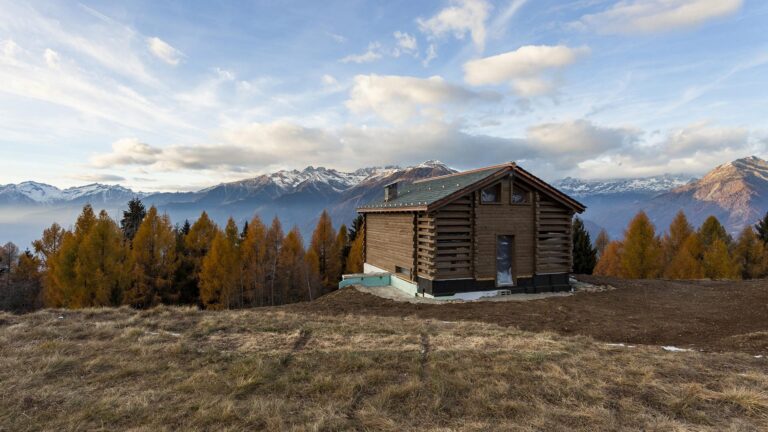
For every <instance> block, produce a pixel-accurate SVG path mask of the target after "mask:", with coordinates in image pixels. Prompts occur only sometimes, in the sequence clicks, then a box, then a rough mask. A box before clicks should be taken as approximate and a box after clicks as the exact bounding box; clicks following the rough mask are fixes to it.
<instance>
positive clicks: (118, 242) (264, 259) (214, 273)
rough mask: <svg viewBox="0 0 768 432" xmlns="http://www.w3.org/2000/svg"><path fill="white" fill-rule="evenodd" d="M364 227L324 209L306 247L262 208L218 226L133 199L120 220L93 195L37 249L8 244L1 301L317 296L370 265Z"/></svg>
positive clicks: (229, 303) (261, 301)
mask: <svg viewBox="0 0 768 432" xmlns="http://www.w3.org/2000/svg"><path fill="white" fill-rule="evenodd" d="M363 235H364V231H363V229H362V218H357V219H355V220H354V222H353V224H352V226H351V229H349V230H348V229H347V227H346V226H345V225H341V226H340V227H339V229H338V230H336V229H334V227H333V223H332V221H331V217H330V216H329V215H328V213H327V212H326V211H323V212H322V214H321V215H320V218H319V220H318V222H317V225H316V227H315V230H314V232H313V233H312V238H311V240H310V243H309V245H308V246H307V247H305V244H304V239H303V238H302V235H301V232H300V231H299V229H298V228H297V227H295V226H294V227H293V228H291V229H290V230H289V231H288V232H287V233H285V232H284V230H283V227H282V224H281V222H280V220H279V218H277V217H275V218H274V219H273V220H272V222H271V223H270V224H269V226H267V225H265V224H264V222H263V221H262V220H261V219H260V218H259V217H258V216H255V217H254V218H253V219H251V220H250V221H247V222H245V224H244V225H243V226H242V227H239V226H238V225H237V223H236V222H235V221H234V219H232V218H229V220H228V221H227V223H226V225H225V226H224V227H220V226H218V225H217V224H216V223H215V222H213V221H212V220H211V219H210V217H209V216H208V215H207V213H206V212H203V213H202V214H201V215H200V217H199V218H198V219H197V220H196V221H194V222H193V223H190V221H188V220H186V221H184V223H183V224H181V225H178V224H177V225H175V226H174V225H172V223H171V220H170V218H169V216H168V215H166V214H160V213H159V212H158V210H157V208H155V207H154V206H152V207H150V208H149V209H148V210H147V209H146V208H145V206H144V205H143V203H142V202H141V201H140V200H139V199H133V200H131V201H130V202H129V203H128V209H127V210H126V211H124V212H123V218H122V219H121V220H120V222H119V223H118V222H117V221H115V220H113V219H112V218H111V217H110V216H109V215H108V214H107V212H106V211H104V210H102V211H101V212H99V213H98V214H96V213H95V211H94V209H93V208H92V207H91V205H86V206H84V207H83V210H82V212H81V213H80V215H79V216H78V218H77V221H76V222H75V224H74V227H73V228H72V229H69V230H67V229H64V228H62V227H61V226H60V225H59V224H57V223H54V224H52V225H51V226H50V227H49V228H46V229H45V230H44V231H43V234H42V237H41V238H40V239H38V240H35V241H34V242H33V243H32V247H33V251H30V250H27V251H25V252H23V253H20V252H19V250H18V248H17V247H16V246H15V245H13V244H12V243H8V244H6V245H5V246H3V247H2V249H1V250H0V256H2V260H0V268H2V269H3V270H4V271H3V272H2V274H0V276H1V277H2V278H1V279H0V282H3V283H4V284H5V287H4V288H5V289H3V287H2V285H0V292H4V293H5V295H0V307H2V308H4V309H10V310H19V311H25V310H32V309H35V308H38V307H42V306H45V307H64V308H83V307H97V306H119V305H130V306H133V307H136V308H148V307H152V306H155V305H158V304H166V305H178V304H190V305H198V306H200V307H203V308H206V309H231V308H244V307H254V306H270V305H281V304H286V303H293V302H299V301H304V300H312V299H314V298H316V297H318V296H320V295H322V294H325V293H327V292H329V291H332V290H334V289H336V287H337V286H338V281H339V280H340V279H341V275H342V273H344V272H349V273H359V272H361V271H362V266H363V260H362V250H363V241H364V239H363ZM3 263H5V265H3Z"/></svg>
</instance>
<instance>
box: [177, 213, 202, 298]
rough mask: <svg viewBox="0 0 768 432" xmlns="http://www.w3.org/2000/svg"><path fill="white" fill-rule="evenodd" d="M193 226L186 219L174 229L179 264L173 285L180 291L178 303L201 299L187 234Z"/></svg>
mask: <svg viewBox="0 0 768 432" xmlns="http://www.w3.org/2000/svg"><path fill="white" fill-rule="evenodd" d="M191 228H192V226H191V225H190V223H189V221H188V220H185V221H184V224H183V225H181V226H180V227H177V228H176V229H175V230H174V231H175V233H174V234H175V236H176V257H177V262H178V266H177V267H176V272H175V273H174V277H173V286H174V287H175V290H176V291H177V292H178V299H177V303H180V304H198V303H199V301H200V298H199V291H198V287H197V275H196V274H195V264H194V262H193V260H192V258H191V256H190V252H189V250H187V235H188V234H189V232H190V230H191Z"/></svg>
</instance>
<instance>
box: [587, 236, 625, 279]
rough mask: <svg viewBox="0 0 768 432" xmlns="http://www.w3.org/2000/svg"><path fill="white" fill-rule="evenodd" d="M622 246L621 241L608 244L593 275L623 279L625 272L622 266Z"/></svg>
mask: <svg viewBox="0 0 768 432" xmlns="http://www.w3.org/2000/svg"><path fill="white" fill-rule="evenodd" d="M621 252H622V244H621V242H619V241H615V240H614V241H612V242H608V244H607V245H606V246H605V249H604V250H603V253H601V254H600V259H599V260H598V261H597V265H595V269H594V271H593V274H595V275H598V276H613V277H622V276H623V270H622V266H621Z"/></svg>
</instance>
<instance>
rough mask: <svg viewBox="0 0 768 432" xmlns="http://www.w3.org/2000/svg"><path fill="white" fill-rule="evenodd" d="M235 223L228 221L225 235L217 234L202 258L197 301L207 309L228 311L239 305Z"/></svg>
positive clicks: (238, 263)
mask: <svg viewBox="0 0 768 432" xmlns="http://www.w3.org/2000/svg"><path fill="white" fill-rule="evenodd" d="M237 231H238V230H237V224H236V223H235V221H234V219H232V218H229V220H228V221H227V226H226V227H225V228H224V232H220V231H219V232H217V233H216V236H215V237H214V238H213V242H212V243H211V249H210V250H209V251H208V254H207V255H206V256H205V258H203V267H202V271H201V272H200V301H202V303H203V305H204V306H205V308H206V309H217V310H220V309H228V308H230V307H232V306H237V305H239V304H241V302H240V293H241V291H240V286H241V284H240V283H241V277H240V253H239V250H238V232H237Z"/></svg>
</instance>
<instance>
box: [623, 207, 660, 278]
mask: <svg viewBox="0 0 768 432" xmlns="http://www.w3.org/2000/svg"><path fill="white" fill-rule="evenodd" d="M623 243H624V247H623V251H622V254H621V266H622V273H623V274H624V277H626V278H630V279H649V278H655V277H657V276H658V275H659V273H660V264H661V263H660V259H661V247H660V244H659V239H658V238H656V233H655V229H654V227H653V224H652V223H651V221H650V219H648V215H646V214H645V212H643V211H640V212H639V213H638V214H637V215H636V216H635V217H634V218H633V219H632V221H631V222H630V223H629V227H628V228H627V230H626V232H625V233H624V242H623Z"/></svg>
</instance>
